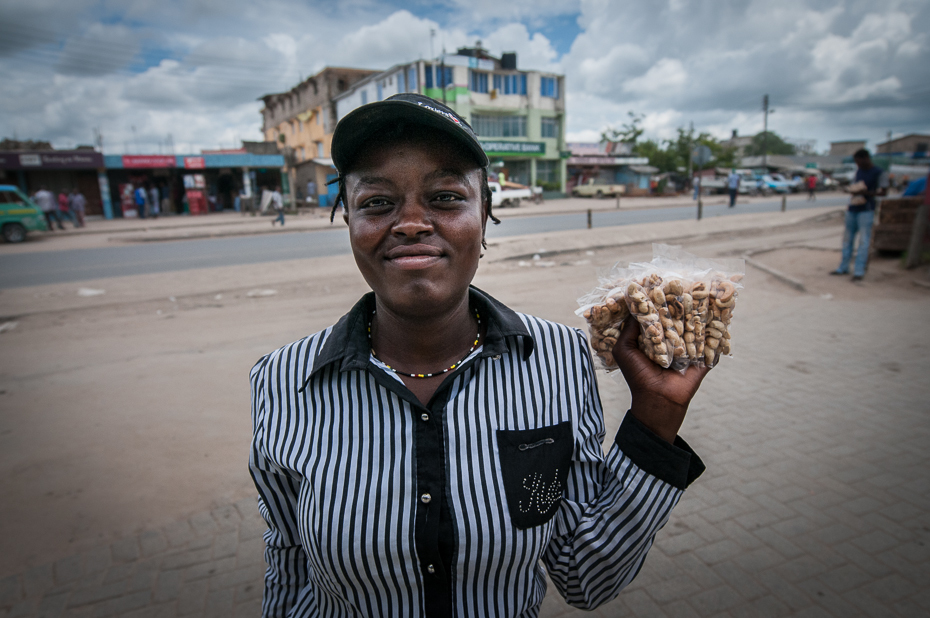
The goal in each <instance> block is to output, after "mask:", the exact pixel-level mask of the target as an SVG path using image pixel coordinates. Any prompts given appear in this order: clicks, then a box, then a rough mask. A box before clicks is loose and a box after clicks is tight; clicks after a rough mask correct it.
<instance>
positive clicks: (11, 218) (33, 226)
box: [0, 185, 48, 242]
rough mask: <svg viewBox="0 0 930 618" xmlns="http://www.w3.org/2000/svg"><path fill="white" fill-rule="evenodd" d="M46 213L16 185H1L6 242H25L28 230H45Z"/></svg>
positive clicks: (0, 224) (1, 224) (1, 225)
mask: <svg viewBox="0 0 930 618" xmlns="http://www.w3.org/2000/svg"><path fill="white" fill-rule="evenodd" d="M46 229H48V228H46V226H45V215H43V214H42V210H41V209H40V208H39V207H38V206H36V205H35V203H33V201H32V200H30V199H29V198H28V197H26V194H25V193H23V192H22V191H20V190H19V187H17V186H15V185H0V230H2V233H3V240H5V241H6V242H23V241H24V240H26V233H27V232H35V231H44V230H46Z"/></svg>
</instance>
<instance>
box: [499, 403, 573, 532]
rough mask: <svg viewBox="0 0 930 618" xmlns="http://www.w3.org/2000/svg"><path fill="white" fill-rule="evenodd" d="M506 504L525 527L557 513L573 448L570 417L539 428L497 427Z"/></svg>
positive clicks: (544, 521) (538, 523)
mask: <svg viewBox="0 0 930 618" xmlns="http://www.w3.org/2000/svg"><path fill="white" fill-rule="evenodd" d="M497 448H498V451H499V453H500V464H501V473H502V474H503V478H504V491H505V492H506V494H507V508H508V510H509V511H510V519H511V520H512V521H513V523H514V524H515V525H516V526H517V528H520V529H521V530H525V529H527V528H532V527H534V526H540V525H542V524H544V523H546V522H547V521H549V520H550V519H552V516H553V515H555V512H556V511H557V510H558V508H559V502H561V500H562V492H563V491H564V490H565V479H566V478H568V468H569V466H570V465H571V462H572V453H573V452H574V434H573V432H572V424H571V422H570V421H565V422H564V423H559V424H558V425H551V426H549V427H539V428H538V429H522V430H504V429H498V430H497Z"/></svg>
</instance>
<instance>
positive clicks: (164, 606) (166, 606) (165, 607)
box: [122, 603, 260, 618]
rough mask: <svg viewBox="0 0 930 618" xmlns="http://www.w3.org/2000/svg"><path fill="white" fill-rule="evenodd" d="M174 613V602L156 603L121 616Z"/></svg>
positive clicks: (153, 617) (161, 617)
mask: <svg viewBox="0 0 930 618" xmlns="http://www.w3.org/2000/svg"><path fill="white" fill-rule="evenodd" d="M176 615H177V611H176V608H175V604H174V603H158V604H156V605H149V606H148V607H143V608H141V609H137V610H135V611H131V612H129V613H128V614H125V615H124V616H122V618H174V617H175V616H176ZM258 615H260V613H259V614H255V616H258Z"/></svg>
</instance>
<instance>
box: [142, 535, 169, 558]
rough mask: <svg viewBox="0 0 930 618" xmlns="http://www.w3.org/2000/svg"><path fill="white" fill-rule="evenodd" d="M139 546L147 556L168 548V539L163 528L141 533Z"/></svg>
mask: <svg viewBox="0 0 930 618" xmlns="http://www.w3.org/2000/svg"><path fill="white" fill-rule="evenodd" d="M139 547H140V548H141V550H142V555H143V556H145V557H146V558H148V557H150V556H155V555H157V554H160V553H162V552H164V551H165V550H166V549H168V539H167V538H166V537H165V535H164V533H163V532H162V531H161V530H149V531H147V532H143V533H142V534H141V535H139Z"/></svg>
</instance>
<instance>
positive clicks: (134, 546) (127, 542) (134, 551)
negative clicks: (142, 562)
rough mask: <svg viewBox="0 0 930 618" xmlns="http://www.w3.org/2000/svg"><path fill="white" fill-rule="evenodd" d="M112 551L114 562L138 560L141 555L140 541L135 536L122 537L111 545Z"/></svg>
mask: <svg viewBox="0 0 930 618" xmlns="http://www.w3.org/2000/svg"><path fill="white" fill-rule="evenodd" d="M110 553H111V554H112V555H113V562H116V563H119V562H132V561H133V560H138V559H139V556H140V552H139V541H138V539H136V538H135V537H129V538H125V539H120V540H119V541H117V542H116V543H113V544H112V545H110Z"/></svg>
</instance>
